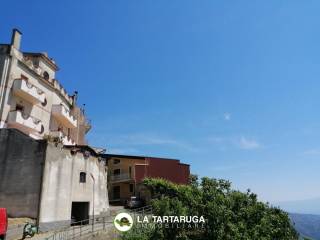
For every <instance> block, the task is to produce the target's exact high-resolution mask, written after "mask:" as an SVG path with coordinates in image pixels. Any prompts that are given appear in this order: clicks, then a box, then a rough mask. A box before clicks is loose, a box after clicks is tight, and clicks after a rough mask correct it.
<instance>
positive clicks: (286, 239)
mask: <svg viewBox="0 0 320 240" xmlns="http://www.w3.org/2000/svg"><path fill="white" fill-rule="evenodd" d="M143 183H144V185H145V186H146V187H147V188H148V189H149V190H150V192H151V195H152V196H153V200H152V202H151V204H152V206H153V214H154V215H157V216H180V215H182V216H204V218H205V219H206V223H205V224H204V228H194V229H188V228H155V229H152V230H151V229H149V230H145V231H139V230H133V231H132V232H129V233H127V234H126V235H124V236H123V239H125V240H134V239H146V240H147V239H150V240H156V239H157V240H159V239H166V240H189V239H190V240H206V239H208V240H209V239H210V240H212V239H214V240H250V239H252V240H295V239H298V234H297V232H296V231H295V230H294V228H293V227H292V225H291V222H290V219H289V217H288V214H287V213H285V212H283V211H282V210H280V209H278V208H275V207H272V206H270V205H269V204H265V203H262V202H259V201H258V200H257V195H256V194H254V193H251V192H250V190H248V191H247V192H245V193H242V192H240V191H235V190H232V189H231V183H230V182H228V181H225V180H217V179H210V178H202V179H201V183H199V182H198V180H197V179H196V178H195V177H194V176H193V179H191V181H190V184H189V185H177V184H174V183H171V182H168V181H166V180H163V179H145V180H144V182H143ZM139 234H140V235H139Z"/></svg>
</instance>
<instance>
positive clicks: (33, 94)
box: [13, 79, 46, 104]
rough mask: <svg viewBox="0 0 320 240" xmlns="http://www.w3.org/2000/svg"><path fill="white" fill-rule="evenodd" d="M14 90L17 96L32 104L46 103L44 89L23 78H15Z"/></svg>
mask: <svg viewBox="0 0 320 240" xmlns="http://www.w3.org/2000/svg"><path fill="white" fill-rule="evenodd" d="M13 92H14V94H15V95H16V96H19V97H21V98H23V99H25V100H27V101H28V102H30V103H32V104H37V103H44V102H45V100H46V96H45V94H44V92H43V91H42V90H40V89H39V88H37V87H36V86H34V85H32V84H31V83H28V82H27V81H26V80H23V79H16V80H14V83H13Z"/></svg>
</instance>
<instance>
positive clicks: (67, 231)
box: [44, 206, 152, 240]
mask: <svg viewBox="0 0 320 240" xmlns="http://www.w3.org/2000/svg"><path fill="white" fill-rule="evenodd" d="M121 212H128V213H129V214H130V215H132V217H133V218H134V219H136V217H137V216H138V215H139V216H145V215H151V214H152V207H151V206H145V207H142V208H137V209H133V210H130V209H119V210H117V211H115V212H114V213H113V214H110V215H109V216H102V217H101V216H100V217H96V218H90V219H86V220H82V221H78V222H72V224H71V226H68V227H65V228H63V229H60V230H58V231H55V232H54V233H53V234H52V235H51V236H49V237H46V238H44V239H45V240H74V239H80V240H81V239H88V237H90V236H93V235H95V234H96V233H99V232H107V231H110V230H112V229H113V220H114V217H115V216H116V215H117V214H118V213H121Z"/></svg>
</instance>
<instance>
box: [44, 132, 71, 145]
mask: <svg viewBox="0 0 320 240" xmlns="http://www.w3.org/2000/svg"><path fill="white" fill-rule="evenodd" d="M50 135H51V136H53V137H56V138H59V139H60V140H61V142H62V144H63V145H67V146H70V145H75V144H76V143H75V141H73V140H72V139H71V138H70V137H68V136H67V135H65V134H64V133H63V132H61V131H52V132H50Z"/></svg>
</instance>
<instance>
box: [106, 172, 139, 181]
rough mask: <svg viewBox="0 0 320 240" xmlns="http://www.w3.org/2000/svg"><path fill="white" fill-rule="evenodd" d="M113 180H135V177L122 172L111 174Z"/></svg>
mask: <svg viewBox="0 0 320 240" xmlns="http://www.w3.org/2000/svg"><path fill="white" fill-rule="evenodd" d="M110 180H111V182H126V181H133V177H132V175H131V174H129V173H122V174H114V175H111V176H110Z"/></svg>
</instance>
